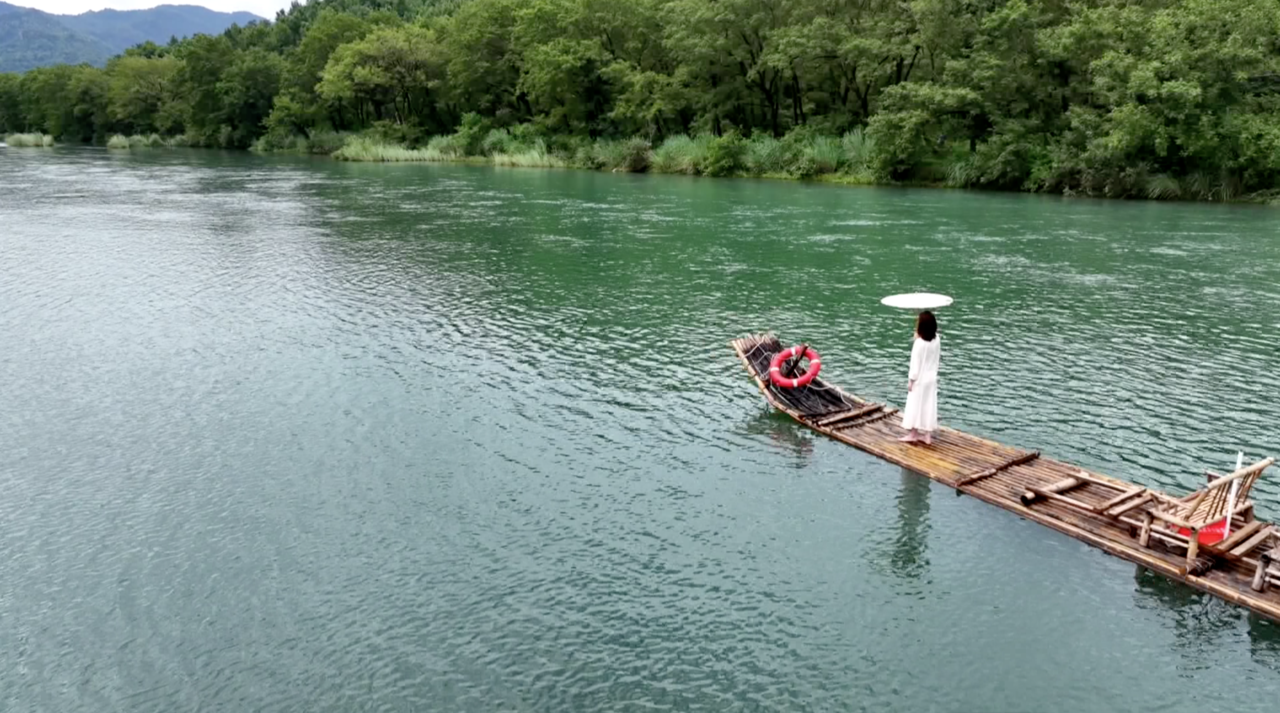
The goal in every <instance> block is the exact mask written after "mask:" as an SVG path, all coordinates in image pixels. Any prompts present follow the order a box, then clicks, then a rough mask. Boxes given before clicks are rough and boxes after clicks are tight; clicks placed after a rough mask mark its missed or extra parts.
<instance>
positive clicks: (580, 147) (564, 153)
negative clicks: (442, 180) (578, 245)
mask: <svg viewBox="0 0 1280 713" xmlns="http://www.w3.org/2000/svg"><path fill="white" fill-rule="evenodd" d="M873 149H874V142H872V141H871V140H869V139H868V138H867V137H866V136H865V135H864V134H863V133H862V131H861V130H854V131H851V132H849V133H847V134H845V135H844V136H841V137H831V136H821V135H817V134H813V133H811V132H807V131H794V132H792V133H791V134H788V135H787V136H785V137H783V138H781V139H777V138H774V137H772V136H763V135H757V136H753V137H750V138H745V137H743V136H741V135H739V134H737V133H734V132H727V133H725V134H723V135H721V136H712V135H711V134H699V135H697V136H672V137H669V138H667V139H666V140H665V141H662V142H661V143H659V144H657V145H656V146H655V145H652V144H651V143H649V142H648V141H646V140H645V139H642V138H632V139H621V140H618V139H595V140H591V139H586V138H582V137H556V136H541V135H535V134H534V133H533V132H532V130H530V129H529V128H527V127H515V128H514V129H505V128H504V129H492V130H488V131H486V132H483V133H481V132H476V131H468V127H465V126H464V127H463V129H462V130H460V131H459V132H458V133H455V134H451V135H447V136H437V137H434V138H432V139H430V140H429V141H427V142H426V145H425V146H422V147H419V148H410V147H408V146H405V145H403V144H400V143H396V142H393V141H388V140H386V139H381V138H378V137H374V136H358V137H352V138H350V139H348V141H347V142H346V144H345V145H344V146H343V147H342V148H341V149H339V150H338V151H336V152H335V153H334V154H333V157H334V158H336V159H339V160H343V161H389V162H398V161H439V162H468V163H490V164H493V165H496V166H523V167H555V168H581V169H591V170H597V171H621V172H644V171H651V172H654V173H672V174H683V175H689V176H751V177H761V178H794V179H808V178H823V177H830V178H834V179H838V180H839V182H842V183H859V184H870V183H877V182H883V183H889V182H890V181H888V180H887V179H884V180H880V181H878V180H877V179H876V177H875V176H874V174H873V171H872V168H871V163H870V158H871V152H872V150H873Z"/></svg>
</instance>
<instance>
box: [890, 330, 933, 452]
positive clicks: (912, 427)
mask: <svg viewBox="0 0 1280 713" xmlns="http://www.w3.org/2000/svg"><path fill="white" fill-rule="evenodd" d="M940 341H941V338H940V337H939V336H938V320H937V319H935V318H934V316H933V313H932V312H928V311H925V312H921V313H920V316H919V317H917V318H916V338H915V342H914V343H913V344H912V345H911V373H910V374H908V376H907V407H906V408H905V409H903V411H902V427H903V428H905V429H907V435H905V436H903V437H902V438H899V439H898V440H900V441H903V442H905V443H915V442H917V441H920V440H922V439H921V436H920V434H921V432H923V433H924V438H923V440H924V442H925V443H933V431H936V430H938V359H939V357H941V356H942V345H941V344H939V342H940Z"/></svg>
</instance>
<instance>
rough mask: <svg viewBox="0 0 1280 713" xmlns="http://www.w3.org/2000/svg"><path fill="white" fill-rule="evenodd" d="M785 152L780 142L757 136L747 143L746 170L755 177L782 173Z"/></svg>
mask: <svg viewBox="0 0 1280 713" xmlns="http://www.w3.org/2000/svg"><path fill="white" fill-rule="evenodd" d="M787 163H788V161H787V152H786V150H785V148H784V147H783V145H782V142H781V141H779V140H777V139H775V138H773V137H772V136H769V135H768V134H757V135H754V136H752V137H751V138H750V139H749V140H748V141H747V153H746V169H747V171H749V172H751V173H754V174H756V175H758V176H759V175H764V174H768V173H784V172H786V170H787Z"/></svg>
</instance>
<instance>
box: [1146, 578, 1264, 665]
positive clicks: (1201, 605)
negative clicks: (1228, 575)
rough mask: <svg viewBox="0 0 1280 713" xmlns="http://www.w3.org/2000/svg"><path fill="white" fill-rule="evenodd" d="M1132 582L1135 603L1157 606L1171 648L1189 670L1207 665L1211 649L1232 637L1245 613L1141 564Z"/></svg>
mask: <svg viewBox="0 0 1280 713" xmlns="http://www.w3.org/2000/svg"><path fill="white" fill-rule="evenodd" d="M1134 581H1135V582H1136V584H1137V588H1136V589H1134V593H1135V595H1136V600H1137V601H1136V604H1137V606H1138V607H1139V608H1141V609H1153V608H1155V609H1159V610H1161V611H1160V612H1159V613H1160V616H1161V617H1162V618H1164V619H1167V620H1169V621H1171V622H1172V624H1173V635H1174V650H1175V651H1176V652H1177V653H1178V654H1179V655H1180V656H1181V657H1182V658H1183V660H1184V661H1185V668H1187V669H1190V670H1201V669H1208V668H1211V667H1212V666H1213V665H1214V658H1213V657H1212V656H1211V654H1212V652H1213V651H1215V650H1217V649H1218V648H1219V647H1220V646H1222V645H1224V644H1226V643H1228V642H1229V641H1230V640H1231V639H1232V638H1234V636H1233V634H1234V633H1235V632H1238V631H1239V626H1240V622H1241V621H1242V620H1243V619H1244V618H1245V615H1246V613H1245V610H1243V609H1241V608H1239V607H1235V606H1232V605H1230V604H1227V603H1226V602H1224V601H1222V600H1221V599H1218V598H1217V597H1214V596H1211V595H1209V594H1205V593H1204V592H1201V591H1199V590H1197V589H1194V588H1192V587H1190V586H1188V585H1186V584H1182V583H1181V582H1175V581H1173V580H1171V579H1168V578H1167V577H1164V576H1163V575H1160V574H1157V573H1155V572H1152V571H1151V570H1149V569H1147V568H1145V567H1137V568H1135V572H1134ZM1170 615H1172V616H1170Z"/></svg>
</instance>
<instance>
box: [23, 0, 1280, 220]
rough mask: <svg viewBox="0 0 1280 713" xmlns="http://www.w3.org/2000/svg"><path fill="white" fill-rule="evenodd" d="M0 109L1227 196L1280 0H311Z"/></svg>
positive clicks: (119, 122) (1242, 174)
mask: <svg viewBox="0 0 1280 713" xmlns="http://www.w3.org/2000/svg"><path fill="white" fill-rule="evenodd" d="M0 126H3V127H4V128H5V129H7V130H10V131H23V130H29V131H38V132H47V133H50V134H53V135H55V136H58V137H61V139H62V140H63V141H103V140H104V139H105V138H106V137H107V136H109V135H111V134H116V133H119V134H142V135H145V134H151V133H156V134H160V135H164V136H181V137H184V138H183V140H184V141H187V142H189V143H192V144H196V145H204V146H223V147H248V146H250V145H251V144H253V143H254V142H255V141H257V142H258V143H257V145H258V146H259V147H260V148H273V147H277V148H278V147H288V146H295V145H296V146H299V147H303V146H310V147H311V148H312V149H313V150H319V149H320V148H323V149H324V150H326V151H327V150H331V149H332V148H336V146H337V145H340V144H341V143H342V141H345V140H347V139H346V136H347V135H349V134H361V137H359V138H360V140H361V141H362V142H363V143H362V144H361V145H362V146H366V147H369V146H374V147H376V146H377V145H379V144H388V143H394V144H399V145H402V146H405V147H414V146H419V145H424V146H428V147H429V148H432V147H433V148H432V150H433V151H434V153H433V154H432V155H433V156H441V155H444V156H449V155H453V156H457V155H473V156H481V155H494V154H502V155H504V156H506V155H511V154H513V153H517V152H519V151H521V150H525V151H530V150H536V151H541V152H543V153H544V154H545V155H546V156H548V162H553V161H554V160H556V159H554V157H556V156H559V157H560V159H558V160H561V161H562V162H566V163H579V164H584V165H595V166H604V167H609V165H610V164H612V167H614V168H622V169H628V170H643V169H645V168H648V167H654V168H658V169H661V170H682V171H686V172H690V173H708V174H714V175H723V174H733V173H753V174H770V173H772V174H778V173H790V174H793V175H803V176H811V175H816V174H823V173H841V174H848V175H850V176H853V177H860V178H858V180H863V179H865V180H876V181H887V180H900V181H927V182H938V183H948V184H951V185H958V186H982V187H992V188H1007V189H1022V190H1035V191H1054V192H1067V193H1082V194H1094V195H1112V196H1149V197H1163V198H1174V197H1194V198H1219V199H1225V198H1231V197H1235V196H1239V195H1241V194H1243V193H1248V192H1254V191H1265V190H1271V189H1274V188H1276V187H1277V186H1280V3H1277V2H1276V1H1275V0H1177V1H1173V0H1145V1H1143V0H1081V1H1080V2H1071V3H1067V2H1060V1H1057V0H1049V1H1045V2H1029V1H1028V0H907V1H901V0H897V1H894V2H889V1H888V0H857V1H855V0H466V1H465V2H445V3H433V2H430V1H429V0H418V1H416V2H415V1H412V0H402V1H397V2H391V1H388V0H330V1H323V0H322V1H320V2H313V3H311V4H309V5H306V6H296V5H295V6H294V7H293V8H292V9H291V10H289V11H288V12H285V13H281V14H280V15H279V16H278V17H277V19H276V22H274V23H261V24H252V25H250V26H247V27H236V28H232V29H230V30H228V31H227V32H225V33H224V34H222V35H219V36H216V37H210V36H200V37H196V38H194V39H191V40H188V41H183V42H178V43H175V44H172V45H170V46H164V47H158V46H153V45H151V46H144V47H140V48H136V49H133V50H130V51H129V52H127V53H126V54H125V55H124V56H121V57H118V58H116V59H113V60H112V61H111V62H110V63H108V65H107V66H106V68H105V69H94V68H90V67H69V66H60V67H51V68H45V69H39V70H35V71H32V72H28V73H26V74H24V75H21V76H19V75H0ZM449 134H451V136H449V137H448V138H447V139H437V141H436V142H433V143H432V144H428V139H429V138H430V137H432V136H439V135H449ZM592 147H596V148H592ZM601 147H603V148H601ZM664 151H665V152H666V153H664ZM682 156H683V157H684V158H682Z"/></svg>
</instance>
